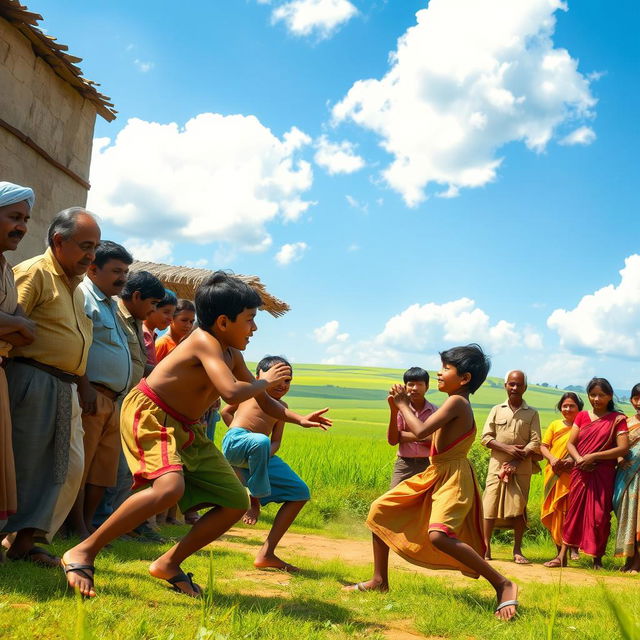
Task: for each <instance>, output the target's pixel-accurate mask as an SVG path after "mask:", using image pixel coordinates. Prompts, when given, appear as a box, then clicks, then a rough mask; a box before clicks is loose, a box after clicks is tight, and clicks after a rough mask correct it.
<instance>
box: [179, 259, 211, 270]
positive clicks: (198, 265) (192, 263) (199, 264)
mask: <svg viewBox="0 0 640 640" xmlns="http://www.w3.org/2000/svg"><path fill="white" fill-rule="evenodd" d="M208 264H209V261H208V260H207V259H206V258H199V259H198V260H185V263H184V266H185V267H193V268H194V269H202V268H204V267H206V266H207V265H208Z"/></svg>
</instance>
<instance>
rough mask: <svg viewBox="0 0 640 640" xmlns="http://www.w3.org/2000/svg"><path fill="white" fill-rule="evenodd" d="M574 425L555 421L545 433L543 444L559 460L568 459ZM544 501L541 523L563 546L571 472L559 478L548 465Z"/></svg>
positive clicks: (544, 473)
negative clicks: (568, 445)
mask: <svg viewBox="0 0 640 640" xmlns="http://www.w3.org/2000/svg"><path fill="white" fill-rule="evenodd" d="M571 427H572V425H569V426H567V425H566V424H565V423H564V422H563V421H562V420H554V421H553V422H552V423H551V424H550V425H549V427H548V428H547V430H546V431H545V433H544V437H543V438H542V444H545V445H547V447H548V448H549V451H550V452H551V455H552V456H554V457H555V458H558V459H559V460H562V459H563V458H566V457H567V456H568V453H567V442H569V436H570V435H571ZM543 482H544V501H543V503H542V510H541V514H540V521H541V522H542V524H543V525H544V526H545V527H546V528H547V529H548V530H549V532H550V533H551V537H552V538H553V541H554V542H555V543H556V544H557V545H561V544H562V525H563V523H564V516H565V513H566V512H567V504H568V496H569V486H570V485H571V471H565V472H563V473H561V474H560V475H559V476H557V475H556V474H555V473H554V472H553V469H552V468H551V465H550V464H548V463H547V465H546V466H545V468H544V471H543Z"/></svg>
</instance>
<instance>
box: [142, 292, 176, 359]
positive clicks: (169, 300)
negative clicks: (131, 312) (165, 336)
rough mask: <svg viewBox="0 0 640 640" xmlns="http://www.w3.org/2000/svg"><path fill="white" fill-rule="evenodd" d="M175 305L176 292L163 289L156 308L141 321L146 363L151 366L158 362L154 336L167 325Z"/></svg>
mask: <svg viewBox="0 0 640 640" xmlns="http://www.w3.org/2000/svg"><path fill="white" fill-rule="evenodd" d="M177 306H178V298H177V297H176V294H175V293H173V291H170V290H169V289H165V290H164V295H163V296H162V300H160V302H158V304H157V305H156V308H155V309H154V310H153V311H152V312H151V313H150V314H149V315H148V316H147V318H146V320H145V321H144V322H143V323H142V333H143V335H144V346H145V348H146V350H147V364H149V365H151V366H155V365H157V364H158V357H157V355H156V336H157V335H158V331H164V330H165V329H167V328H168V327H169V325H170V324H171V320H173V316H174V314H175V312H176V308H177Z"/></svg>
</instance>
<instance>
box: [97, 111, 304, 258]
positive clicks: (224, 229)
mask: <svg viewBox="0 0 640 640" xmlns="http://www.w3.org/2000/svg"><path fill="white" fill-rule="evenodd" d="M310 141H311V140H310V138H309V137H308V136H307V135H306V134H304V133H303V132H302V131H300V130H299V129H296V128H295V127H294V128H292V129H291V130H290V131H289V132H288V133H286V134H285V135H284V136H283V138H282V139H280V138H278V137H277V136H275V135H273V133H272V132H271V131H270V130H269V129H268V128H267V127H265V126H264V125H263V124H261V123H260V121H259V120H258V119H257V118H256V117H254V116H243V115H230V116H223V115H220V114H216V113H202V114H200V115H198V116H196V117H194V118H192V119H191V120H189V121H188V122H187V123H186V125H185V126H184V127H180V126H178V124H176V123H170V124H159V123H156V122H146V121H144V120H140V119H138V118H133V119H131V120H129V121H128V122H127V124H126V125H125V127H124V128H123V129H122V130H121V131H120V133H118V135H117V137H116V139H115V141H114V142H113V143H112V142H111V140H110V139H109V138H99V139H96V140H95V143H94V148H93V158H92V162H91V182H92V185H93V186H92V189H91V191H90V192H89V204H88V206H90V207H91V208H92V209H93V210H95V211H96V212H97V213H98V214H99V215H100V216H102V217H104V218H105V219H107V220H109V221H110V222H112V223H114V224H115V225H117V226H119V227H121V228H123V229H127V230H128V231H129V232H132V233H134V234H135V235H137V236H144V237H148V236H149V235H154V234H155V235H156V237H158V238H163V237H167V236H171V237H173V238H174V239H175V240H176V241H178V240H183V241H184V240H187V241H192V242H198V243H203V244H204V243H209V242H218V243H223V244H224V243H228V244H232V245H234V246H235V247H237V248H240V249H243V250H249V251H261V250H265V249H267V248H268V247H269V246H270V245H271V236H270V235H269V233H268V231H267V225H268V224H269V223H271V222H273V221H274V220H276V219H278V218H279V217H280V218H282V219H285V220H294V219H296V218H297V217H298V216H299V215H300V214H301V213H302V211H304V210H305V209H306V208H307V207H308V206H309V205H310V203H309V202H305V201H304V200H303V199H302V195H303V193H304V192H305V191H306V190H308V189H309V188H310V187H311V184H312V182H313V173H312V170H311V165H310V164H309V163H308V162H305V161H303V160H298V159H296V157H295V156H296V152H297V151H298V150H299V149H300V148H302V147H304V146H305V145H307V144H309V143H310Z"/></svg>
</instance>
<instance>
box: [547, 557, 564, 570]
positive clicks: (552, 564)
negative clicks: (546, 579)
mask: <svg viewBox="0 0 640 640" xmlns="http://www.w3.org/2000/svg"><path fill="white" fill-rule="evenodd" d="M542 566H543V567H549V569H557V568H558V567H566V566H567V559H566V558H565V559H564V560H561V559H560V558H558V557H555V558H553V560H549V562H545V563H543V565H542Z"/></svg>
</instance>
